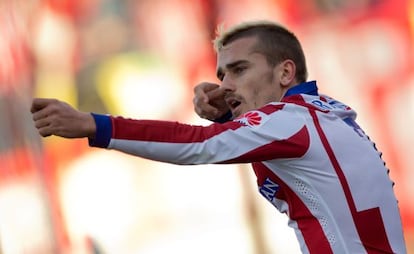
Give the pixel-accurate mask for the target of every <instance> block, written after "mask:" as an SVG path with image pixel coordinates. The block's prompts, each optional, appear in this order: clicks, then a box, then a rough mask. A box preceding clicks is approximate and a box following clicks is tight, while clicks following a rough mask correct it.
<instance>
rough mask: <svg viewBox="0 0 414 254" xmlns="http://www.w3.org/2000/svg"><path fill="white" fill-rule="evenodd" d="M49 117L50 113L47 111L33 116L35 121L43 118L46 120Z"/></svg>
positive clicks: (37, 112) (41, 111)
mask: <svg viewBox="0 0 414 254" xmlns="http://www.w3.org/2000/svg"><path fill="white" fill-rule="evenodd" d="M47 116H48V112H47V111H46V110H44V109H43V110H40V111H36V112H35V113H33V114H32V119H33V121H37V120H40V119H43V118H46V117H47Z"/></svg>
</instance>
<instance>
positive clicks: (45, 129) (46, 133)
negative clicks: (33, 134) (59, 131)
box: [38, 126, 52, 137]
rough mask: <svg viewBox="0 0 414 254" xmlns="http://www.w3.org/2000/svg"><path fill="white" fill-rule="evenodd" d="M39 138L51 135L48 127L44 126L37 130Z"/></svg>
mask: <svg viewBox="0 0 414 254" xmlns="http://www.w3.org/2000/svg"><path fill="white" fill-rule="evenodd" d="M38 131H39V134H40V136H42V137H49V136H51V135H52V132H51V130H50V128H49V126H45V127H43V128H40V129H38Z"/></svg>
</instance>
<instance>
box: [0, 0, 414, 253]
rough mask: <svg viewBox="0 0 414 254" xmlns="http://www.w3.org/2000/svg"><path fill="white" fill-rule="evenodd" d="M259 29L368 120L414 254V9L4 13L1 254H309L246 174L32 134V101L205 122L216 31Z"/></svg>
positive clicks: (221, 1)
mask: <svg viewBox="0 0 414 254" xmlns="http://www.w3.org/2000/svg"><path fill="white" fill-rule="evenodd" d="M258 19H270V20H273V21H276V22H279V23H282V24H284V25H285V26H287V27H288V28H289V29H290V30H292V31H294V32H295V33H296V35H297V36H298V38H299V40H300V41H301V42H302V44H303V47H304V50H305V54H306V56H307V64H308V68H309V74H310V75H309V77H310V79H312V80H313V79H315V80H318V83H319V86H320V90H321V92H322V93H326V94H329V95H331V96H333V97H335V98H337V99H339V100H341V101H344V102H346V103H347V104H349V105H350V106H352V107H353V108H355V109H356V110H357V112H359V114H360V115H359V119H358V120H359V122H360V125H361V126H362V127H363V128H364V129H365V130H366V131H367V132H368V135H369V136H371V138H372V139H373V140H375V141H376V145H377V147H378V149H379V150H381V151H382V152H383V158H384V159H385V161H386V162H387V165H388V167H389V168H390V176H391V178H392V179H393V181H394V182H395V183H396V184H395V186H394V189H395V192H396V194H397V197H398V199H399V206H400V209H401V215H402V220H403V225H404V233H405V237H406V241H407V245H408V249H409V251H411V252H413V253H414V202H412V200H413V198H414V184H413V180H414V170H413V166H412V165H414V158H413V156H412V155H413V154H414V148H413V146H412V144H413V143H414V132H413V131H412V129H413V128H412V127H411V126H413V125H414V69H413V67H414V1H413V0H393V1H391V0H351V1H350V0H304V1H300V4H299V2H298V1H289V0H260V1H255V0H136V1H134V0H123V1H121V0H88V1H81V0H76V1H75V0H0V36H1V39H0V56H1V61H0V119H1V120H0V122H1V125H0V253H4V254H8V253H13V254H14V253H29V254H32V253H41V254H48V253H75V254H78V253H85V254H89V253H127V254H128V253H165V250H166V249H168V250H169V252H174V251H178V252H180V253H246V254H247V253H257V254H263V253H286V252H287V251H289V252H288V253H294V252H295V251H297V250H298V248H297V246H295V244H296V243H295V241H294V239H293V237H294V236H293V235H292V232H290V231H289V230H288V229H287V231H284V230H286V229H283V228H285V227H287V225H286V221H284V220H283V219H280V220H279V219H278V220H277V221H275V219H274V217H275V216H278V215H276V214H275V213H276V211H273V209H272V208H270V207H268V205H267V203H266V204H265V203H264V202H263V203H262V200H260V198H257V199H256V196H255V195H257V194H256V193H255V191H256V190H255V187H254V183H253V182H254V179H253V176H252V175H251V174H250V173H247V172H248V171H249V169H248V168H246V167H244V166H242V165H237V166H229V167H226V169H225V168H223V167H222V166H206V167H194V168H192V167H187V168H184V169H183V168H179V167H176V166H171V165H165V164H162V163H154V162H149V161H146V160H143V159H139V158H130V157H128V156H125V155H123V154H119V153H117V152H110V151H109V152H108V151H101V150H98V149H92V148H89V147H88V145H87V141H86V140H63V139H60V138H56V137H48V138H44V139H41V138H40V136H39V135H38V134H37V132H36V130H35V129H34V127H33V124H32V121H31V115H30V103H31V99H32V98H33V97H50V98H57V99H60V100H64V101H66V102H68V103H70V104H71V105H74V106H75V107H77V108H78V109H80V110H83V111H90V112H97V113H109V114H115V115H121V114H122V115H125V116H128V117H132V118H151V119H170V120H178V121H182V122H189V123H194V124H206V122H204V120H201V119H198V118H197V116H196V115H195V113H194V112H193V106H192V101H191V100H192V89H193V87H194V86H195V85H196V84H197V83H198V82H201V81H210V82H217V80H216V78H215V61H216V60H215V53H214V51H213V48H212V44H211V41H212V39H213V38H214V36H215V33H216V28H217V26H218V25H219V24H222V25H223V26H224V27H227V26H230V25H232V24H235V23H238V22H241V21H246V20H258ZM223 193H225V194H223ZM257 196H258V195H257ZM280 228H282V229H280ZM279 230H280V231H279ZM284 232H287V233H284ZM292 239H293V240H292ZM281 245H285V246H281ZM287 246H289V247H287ZM290 246H291V247H290ZM196 249H197V251H195V250H196Z"/></svg>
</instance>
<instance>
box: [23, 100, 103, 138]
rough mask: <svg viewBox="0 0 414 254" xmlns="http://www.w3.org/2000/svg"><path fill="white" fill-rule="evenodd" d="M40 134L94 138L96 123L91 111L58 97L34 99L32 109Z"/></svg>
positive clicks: (44, 135) (45, 135)
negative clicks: (85, 110)
mask: <svg viewBox="0 0 414 254" xmlns="http://www.w3.org/2000/svg"><path fill="white" fill-rule="evenodd" d="M30 111H31V112H32V114H33V121H34V123H35V127H36V128H37V129H38V131H39V134H40V135H41V136H43V137H47V136H50V135H56V136H60V137H64V138H84V137H89V138H94V137H95V132H96V124H95V120H94V118H93V116H92V115H91V114H90V113H86V112H81V111H78V110H76V109H74V108H73V107H71V106H70V105H69V104H67V103H65V102H62V101H59V100H56V99H43V98H36V99H33V102H32V107H31V110H30Z"/></svg>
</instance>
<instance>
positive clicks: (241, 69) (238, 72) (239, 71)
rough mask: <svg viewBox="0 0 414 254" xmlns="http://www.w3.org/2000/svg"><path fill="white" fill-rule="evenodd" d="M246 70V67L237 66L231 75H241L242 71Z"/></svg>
mask: <svg viewBox="0 0 414 254" xmlns="http://www.w3.org/2000/svg"><path fill="white" fill-rule="evenodd" d="M246 69H247V68H246V67H244V66H237V67H234V69H233V73H234V74H241V73H243V71H244V70H246Z"/></svg>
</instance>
